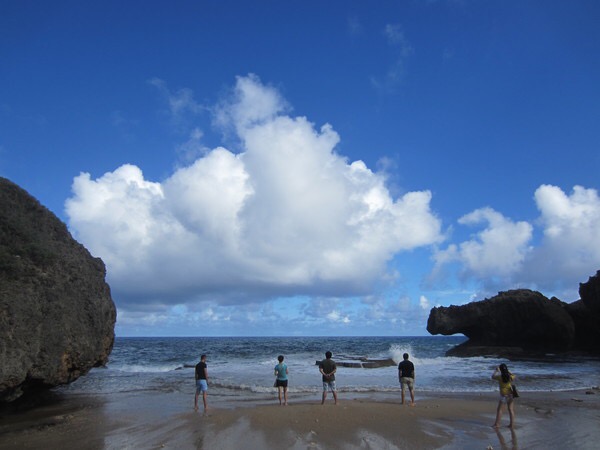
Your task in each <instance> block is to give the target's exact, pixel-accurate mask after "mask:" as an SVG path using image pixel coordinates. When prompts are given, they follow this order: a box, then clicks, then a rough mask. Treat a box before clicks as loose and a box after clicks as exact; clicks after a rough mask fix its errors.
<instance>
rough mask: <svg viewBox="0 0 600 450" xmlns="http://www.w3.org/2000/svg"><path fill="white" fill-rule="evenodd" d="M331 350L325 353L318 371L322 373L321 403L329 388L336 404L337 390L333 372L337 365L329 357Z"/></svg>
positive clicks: (323, 401)
mask: <svg viewBox="0 0 600 450" xmlns="http://www.w3.org/2000/svg"><path fill="white" fill-rule="evenodd" d="M331 356H332V355H331V352H326V353H325V359H324V360H323V361H321V363H320V364H319V372H321V375H323V398H322V399H321V405H322V404H324V403H325V399H326V398H327V389H329V390H331V393H332V394H333V400H334V402H335V404H336V405H337V392H336V387H335V372H336V371H337V366H336V365H335V361H334V360H333V359H331Z"/></svg>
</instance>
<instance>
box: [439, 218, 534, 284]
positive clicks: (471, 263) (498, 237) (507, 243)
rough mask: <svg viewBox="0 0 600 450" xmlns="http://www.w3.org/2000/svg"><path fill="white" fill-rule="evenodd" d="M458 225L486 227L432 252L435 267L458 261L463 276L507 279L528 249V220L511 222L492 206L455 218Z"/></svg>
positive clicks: (529, 237)
mask: <svg viewBox="0 0 600 450" xmlns="http://www.w3.org/2000/svg"><path fill="white" fill-rule="evenodd" d="M458 223H459V224H461V225H467V226H477V225H480V224H484V225H485V228H484V229H483V230H481V231H479V232H477V233H476V234H474V235H473V236H472V238H471V239H469V240H467V241H464V242H462V243H460V244H458V245H456V244H452V245H450V246H448V248H446V249H445V250H441V251H439V252H437V253H436V254H435V255H434V259H435V261H436V267H435V268H434V270H439V268H440V266H443V265H445V264H448V263H451V262H458V263H460V265H461V267H462V270H463V276H466V277H474V278H479V279H483V278H497V279H503V280H506V279H508V278H509V277H510V276H511V275H512V274H514V273H515V272H516V271H518V270H519V269H520V267H521V266H522V264H523V261H524V260H525V257H526V256H527V252H528V251H529V250H530V246H529V243H530V240H531V238H532V233H533V227H532V226H531V224H529V223H527V222H514V221H512V220H510V219H508V218H506V217H504V216H503V215H502V214H500V213H499V212H497V211H495V210H493V209H492V208H481V209H477V210H475V211H473V212H471V213H469V214H467V215H465V216H463V217H461V218H460V219H459V220H458Z"/></svg>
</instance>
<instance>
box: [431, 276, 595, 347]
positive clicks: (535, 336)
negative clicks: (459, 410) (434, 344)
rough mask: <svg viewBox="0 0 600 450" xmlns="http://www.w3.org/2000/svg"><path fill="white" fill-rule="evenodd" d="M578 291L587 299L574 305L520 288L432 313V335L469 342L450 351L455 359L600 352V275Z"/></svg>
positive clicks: (433, 310)
mask: <svg viewBox="0 0 600 450" xmlns="http://www.w3.org/2000/svg"><path fill="white" fill-rule="evenodd" d="M579 292H580V295H581V298H582V299H581V300H579V301H576V302H573V303H565V302H562V301H561V300H559V299H557V298H554V297H553V298H551V299H548V298H547V297H545V296H544V295H542V294H541V293H539V292H535V291H531V290H528V289H518V290H512V291H506V292H499V293H498V295H497V296H495V297H492V298H491V299H485V300H482V301H478V302H472V303H469V304H466V305H462V306H449V307H437V308H433V309H432V310H431V312H430V314H429V319H428V321H427V331H429V333H431V334H443V335H451V334H458V333H462V334H464V335H465V336H466V337H468V338H469V340H468V341H467V342H465V343H464V344H461V345H459V346H457V347H455V348H453V349H451V350H450V351H449V352H448V353H447V354H448V355H450V356H474V355H496V356H505V357H524V356H533V355H543V354H546V353H557V352H577V351H585V352H592V353H600V314H599V313H598V312H597V311H598V309H600V272H598V273H597V274H596V276H595V277H590V279H589V281H588V282H587V283H584V284H580V289H579Z"/></svg>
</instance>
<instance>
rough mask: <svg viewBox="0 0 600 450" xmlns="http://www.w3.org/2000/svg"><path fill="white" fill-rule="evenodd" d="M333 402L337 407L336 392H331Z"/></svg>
mask: <svg viewBox="0 0 600 450" xmlns="http://www.w3.org/2000/svg"><path fill="white" fill-rule="evenodd" d="M333 400H334V401H335V404H336V405H337V392H336V391H333Z"/></svg>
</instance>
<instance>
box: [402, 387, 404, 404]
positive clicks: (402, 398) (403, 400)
mask: <svg viewBox="0 0 600 450" xmlns="http://www.w3.org/2000/svg"><path fill="white" fill-rule="evenodd" d="M402 404H403V405H404V388H402Z"/></svg>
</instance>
